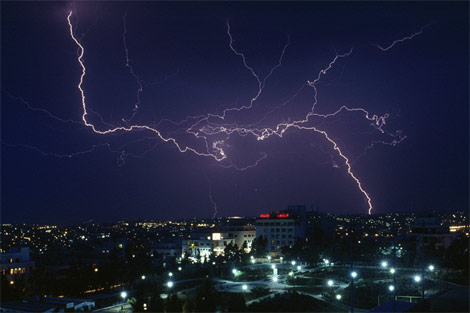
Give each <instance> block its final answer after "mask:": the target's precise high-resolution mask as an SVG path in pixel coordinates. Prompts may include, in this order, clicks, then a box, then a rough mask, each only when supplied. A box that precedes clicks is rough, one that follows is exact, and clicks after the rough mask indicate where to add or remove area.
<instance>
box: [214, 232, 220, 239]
mask: <svg viewBox="0 0 470 313" xmlns="http://www.w3.org/2000/svg"><path fill="white" fill-rule="evenodd" d="M220 238H221V236H220V233H212V240H220Z"/></svg>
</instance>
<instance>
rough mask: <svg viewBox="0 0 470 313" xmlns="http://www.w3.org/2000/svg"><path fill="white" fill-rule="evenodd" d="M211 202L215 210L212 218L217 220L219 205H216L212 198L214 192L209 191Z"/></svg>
mask: <svg viewBox="0 0 470 313" xmlns="http://www.w3.org/2000/svg"><path fill="white" fill-rule="evenodd" d="M209 200H210V202H211V204H212V207H213V208H214V214H213V215H212V218H215V217H216V215H217V203H215V201H214V199H213V197H212V190H210V189H209Z"/></svg>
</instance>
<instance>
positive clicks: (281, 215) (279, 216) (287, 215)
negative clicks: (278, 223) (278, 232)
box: [276, 213, 289, 218]
mask: <svg viewBox="0 0 470 313" xmlns="http://www.w3.org/2000/svg"><path fill="white" fill-rule="evenodd" d="M276 216H277V218H286V217H289V213H280V214H278V215H276Z"/></svg>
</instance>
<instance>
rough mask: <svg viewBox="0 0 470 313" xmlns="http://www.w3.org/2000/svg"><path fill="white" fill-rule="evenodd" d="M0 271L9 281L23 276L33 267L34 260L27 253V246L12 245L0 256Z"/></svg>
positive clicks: (12, 281) (11, 281)
mask: <svg viewBox="0 0 470 313" xmlns="http://www.w3.org/2000/svg"><path fill="white" fill-rule="evenodd" d="M0 259H1V260H0V271H1V273H2V275H4V276H5V277H6V278H7V279H8V281H10V283H12V284H13V283H14V282H15V280H16V278H17V277H19V276H25V275H27V274H29V273H30V272H31V270H32V269H34V262H33V261H32V260H31V257H30V255H29V248H28V247H14V248H11V249H10V250H9V251H8V252H6V253H2V254H1V257H0Z"/></svg>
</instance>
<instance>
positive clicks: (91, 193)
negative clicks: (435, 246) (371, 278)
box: [1, 2, 469, 222]
mask: <svg viewBox="0 0 470 313" xmlns="http://www.w3.org/2000/svg"><path fill="white" fill-rule="evenodd" d="M2 9H3V10H2V38H3V39H2V43H3V44H2V77H3V79H2V192H1V193H2V201H1V204H2V213H1V214H2V221H4V222H44V221H52V222H78V221H86V220H90V219H93V220H97V221H111V220H117V219H122V218H127V219H144V220H145V219H155V220H162V219H170V218H171V219H181V218H185V217H188V216H190V217H192V216H194V217H203V216H204V217H206V216H207V217H211V216H233V215H241V216H256V215H258V214H259V213H265V212H267V211H277V210H283V209H285V208H287V206H288V205H292V204H304V205H306V206H307V207H310V205H313V207H314V208H317V207H319V208H320V210H321V211H323V212H331V213H335V214H345V213H353V214H367V213H368V212H370V213H372V214H374V213H387V212H393V211H413V212H416V213H420V212H425V211H431V210H435V211H437V212H442V211H445V210H462V211H467V210H468V187H469V186H468V171H469V168H468V159H469V156H468V147H469V146H468V114H469V113H468V100H469V99H468V14H467V13H468V3H460V2H453V3H450V4H444V3H442V2H433V3H419V4H416V3H415V4H410V3H328V4H327V3H318V2H302V3H295V4H291V3H289V4H288V3H282V2H280V3H277V2H276V3H270V6H269V8H268V7H267V6H266V5H263V3H233V2H224V3H191V4H190V3H166V2H165V3H161V2H155V3H146V4H145V5H142V3H137V4H136V3H129V2H120V3H72V4H70V3H69V4H66V3H34V4H32V3H2ZM351 12H353V14H351ZM405 17H406V22H403V20H404V18H405ZM38 29H40V31H38ZM31 47H34V48H31ZM85 99H86V100H85Z"/></svg>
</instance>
